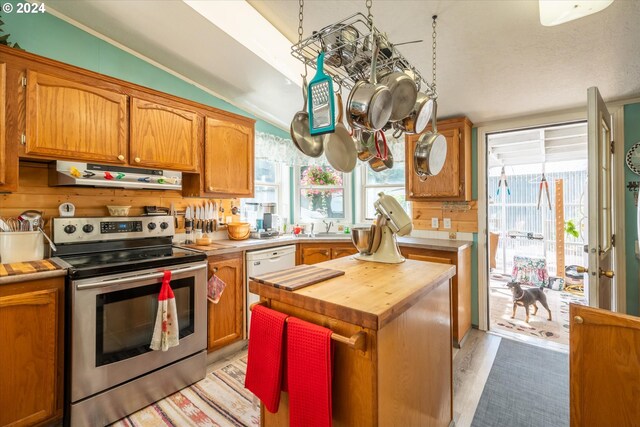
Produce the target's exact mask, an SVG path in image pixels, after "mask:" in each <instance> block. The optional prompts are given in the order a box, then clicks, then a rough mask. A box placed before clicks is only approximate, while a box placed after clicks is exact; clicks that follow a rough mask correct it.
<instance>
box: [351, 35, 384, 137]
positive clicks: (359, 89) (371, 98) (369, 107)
mask: <svg viewBox="0 0 640 427" xmlns="http://www.w3.org/2000/svg"><path fill="white" fill-rule="evenodd" d="M372 37H373V35H372ZM374 46H375V49H374V52H373V55H372V57H371V70H375V69H376V64H377V56H378V48H377V43H376V42H375V41H374ZM392 107H393V102H392V95H391V91H390V90H389V88H388V87H386V86H384V85H382V84H378V83H377V82H376V73H375V72H372V73H371V78H370V81H369V82H367V81H364V80H360V81H359V82H357V83H356V84H355V86H353V89H351V93H349V98H348V99H347V112H348V118H347V120H348V122H349V125H351V127H359V128H364V129H368V130H378V129H381V128H382V127H383V126H384V125H385V124H386V123H387V121H389V117H391V112H392Z"/></svg>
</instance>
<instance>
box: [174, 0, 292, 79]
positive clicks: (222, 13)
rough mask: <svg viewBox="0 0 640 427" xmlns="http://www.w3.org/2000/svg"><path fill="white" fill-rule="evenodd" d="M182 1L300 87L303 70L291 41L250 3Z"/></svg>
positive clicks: (228, 0)
mask: <svg viewBox="0 0 640 427" xmlns="http://www.w3.org/2000/svg"><path fill="white" fill-rule="evenodd" d="M183 1H184V3H186V4H187V5H188V6H190V7H191V8H192V9H193V10H195V11H196V12H198V13H199V14H200V15H202V16H203V17H204V18H205V19H207V20H208V21H209V22H211V23H212V24H213V25H215V26H216V27H218V28H220V29H221V30H222V31H224V32H225V33H227V34H228V35H229V36H230V37H232V38H233V39H234V40H236V41H237V42H238V43H240V44H242V45H243V46H244V47H246V48H247V49H249V50H250V51H251V52H253V53H254V54H255V55H257V56H258V57H259V58H261V59H262V60H263V61H265V62H266V63H268V64H269V65H271V66H272V67H273V68H274V69H276V70H278V71H279V72H280V73H282V74H283V75H284V76H285V77H286V78H288V79H289V80H291V82H292V83H294V84H296V85H300V75H301V74H302V72H303V71H304V67H303V66H302V64H301V63H300V62H298V61H297V60H296V59H295V58H293V57H292V56H291V41H290V40H288V39H287V38H286V37H285V36H284V35H283V34H282V33H281V32H280V31H278V30H277V29H276V27H274V26H273V25H272V24H271V23H270V22H269V21H267V19H266V18H265V17H264V16H262V15H261V14H260V13H258V11H257V10H255V9H254V8H253V7H252V6H251V5H250V4H249V3H247V2H246V1H237V0H219V1H193V0H183Z"/></svg>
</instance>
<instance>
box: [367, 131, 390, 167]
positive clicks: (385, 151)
mask: <svg viewBox="0 0 640 427" xmlns="http://www.w3.org/2000/svg"><path fill="white" fill-rule="evenodd" d="M375 140H376V152H377V155H376V156H375V157H373V158H372V159H371V160H369V166H370V167H371V169H373V171H374V172H382V171H384V170H387V169H391V168H393V154H391V152H390V151H389V146H388V145H387V138H386V136H385V135H384V132H382V131H378V132H376V138H375ZM380 142H382V149H381V148H380Z"/></svg>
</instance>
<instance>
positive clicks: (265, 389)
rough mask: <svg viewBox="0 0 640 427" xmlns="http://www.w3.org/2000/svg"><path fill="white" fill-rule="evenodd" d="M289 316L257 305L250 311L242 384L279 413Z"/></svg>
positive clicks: (269, 409)
mask: <svg viewBox="0 0 640 427" xmlns="http://www.w3.org/2000/svg"><path fill="white" fill-rule="evenodd" d="M287 317H288V315H286V314H284V313H280V312H278V311H275V310H271V309H269V308H266V307H263V306H261V305H256V306H254V307H253V311H252V312H251V326H250V330H249V356H248V360H247V375H246V377H245V380H244V386H245V387H246V388H248V389H249V390H250V391H251V392H252V393H253V394H255V395H256V396H257V397H258V398H259V399H260V400H261V401H262V403H264V406H265V408H267V410H268V411H269V412H271V413H274V414H275V413H276V412H278V406H279V405H280V386H281V384H282V367H283V362H282V360H283V348H284V326H285V321H286V319H287Z"/></svg>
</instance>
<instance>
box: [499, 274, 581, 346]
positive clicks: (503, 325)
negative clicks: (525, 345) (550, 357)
mask: <svg viewBox="0 0 640 427" xmlns="http://www.w3.org/2000/svg"><path fill="white" fill-rule="evenodd" d="M506 283H507V282H506V281H498V280H495V279H494V278H492V279H491V283H490V287H489V298H490V301H489V310H490V318H491V329H492V330H500V329H502V330H505V331H509V332H516V333H520V334H524V335H527V336H534V337H537V338H543V339H546V340H550V341H553V342H556V343H559V344H564V345H569V304H570V303H575V304H583V305H584V304H586V299H585V297H584V296H577V295H574V294H572V293H569V292H564V291H554V290H552V289H548V288H545V289H544V293H545V295H546V296H547V303H548V304H549V308H550V309H551V315H552V319H553V320H551V321H549V320H547V311H546V310H545V309H544V308H543V307H542V305H541V304H540V303H538V314H537V315H536V316H533V315H531V317H530V319H529V323H526V322H525V311H524V308H523V307H518V309H517V310H516V317H515V319H511V314H512V310H513V297H512V294H511V291H510V290H509V288H507V287H506ZM527 288H529V287H527V286H523V289H527ZM531 313H532V314H533V311H532V312H531Z"/></svg>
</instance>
